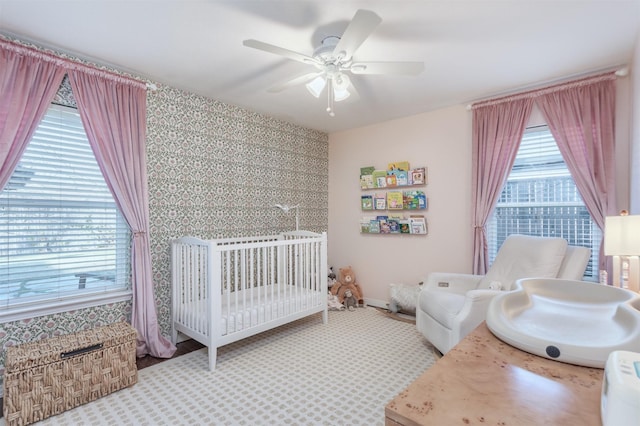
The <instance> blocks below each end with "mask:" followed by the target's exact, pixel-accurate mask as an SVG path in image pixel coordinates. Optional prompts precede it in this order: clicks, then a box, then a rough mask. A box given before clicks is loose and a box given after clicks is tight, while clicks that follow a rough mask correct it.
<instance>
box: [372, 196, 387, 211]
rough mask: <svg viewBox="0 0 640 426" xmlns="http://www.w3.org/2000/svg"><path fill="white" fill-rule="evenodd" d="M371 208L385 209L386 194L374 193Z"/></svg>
mask: <svg viewBox="0 0 640 426" xmlns="http://www.w3.org/2000/svg"><path fill="white" fill-rule="evenodd" d="M373 208H374V209H376V210H386V209H387V196H386V195H385V194H376V195H374V196H373Z"/></svg>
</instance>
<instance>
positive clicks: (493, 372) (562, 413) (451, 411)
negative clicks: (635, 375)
mask: <svg viewBox="0 0 640 426" xmlns="http://www.w3.org/2000/svg"><path fill="white" fill-rule="evenodd" d="M603 376H604V370H601V369H597V368H588V367H580V366H577V365H572V364H565V363H562V362H558V361H553V360H550V359H546V358H542V357H539V356H536V355H532V354H529V353H526V352H523V351H521V350H519V349H516V348H514V347H512V346H510V345H508V344H506V343H504V342H502V341H501V340H499V339H498V338H496V337H495V336H494V335H493V334H492V333H491V331H489V329H488V328H487V326H486V324H485V323H482V324H481V325H480V326H479V327H478V328H476V329H475V330H474V331H473V332H472V333H471V334H469V335H468V336H467V337H466V338H465V339H464V340H462V341H461V342H460V343H459V344H458V345H456V346H455V347H454V348H453V349H452V350H451V351H449V352H448V353H447V354H446V355H445V356H444V357H442V358H441V359H440V360H438V361H437V362H436V364H435V365H434V366H433V367H431V368H429V369H428V370H427V371H426V372H425V373H424V374H422V375H421V376H420V377H418V378H417V379H416V380H415V381H414V382H413V383H412V384H411V385H409V387H408V388H407V389H405V390H404V391H402V392H401V393H400V394H399V395H398V396H396V398H394V399H393V400H392V401H391V402H389V403H388V404H387V406H386V408H385V421H386V424H387V425H405V426H408V425H438V426H441V425H447V426H448V425H504V426H507V425H518V426H524V425H536V426H537V425H545V424H547V425H581V426H587V425H598V426H599V425H601V420H600V392H601V386H602V378H603Z"/></svg>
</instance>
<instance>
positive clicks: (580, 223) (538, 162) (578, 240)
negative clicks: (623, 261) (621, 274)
mask: <svg viewBox="0 0 640 426" xmlns="http://www.w3.org/2000/svg"><path fill="white" fill-rule="evenodd" d="M487 234H488V236H487V238H488V244H489V262H490V263H493V260H494V259H495V257H496V254H497V252H498V249H499V248H500V246H501V245H502V243H503V242H504V240H505V238H506V237H507V236H508V235H510V234H524V235H538V236H545V237H562V238H564V239H566V240H567V241H568V242H569V244H571V245H578V246H584V247H588V248H590V249H591V259H590V260H589V264H588V265H587V270H586V272H585V278H586V279H593V280H597V277H598V250H599V247H600V240H601V238H602V233H601V231H600V228H598V226H597V225H596V224H595V223H594V222H593V220H592V219H591V216H590V215H589V212H588V211H587V208H586V207H585V205H584V202H583V201H582V197H580V194H579V193H578V189H577V188H576V185H575V183H574V181H573V178H572V177H571V174H570V173H569V170H568V169H567V166H566V164H565V162H564V160H563V158H562V155H561V154H560V150H559V149H558V146H557V144H556V141H555V139H554V138H553V136H552V135H551V132H550V131H549V128H548V127H547V126H540V127H533V128H529V129H527V130H526V131H525V133H524V135H523V137H522V141H521V143H520V147H519V149H518V154H517V156H516V160H515V163H514V165H513V169H512V170H511V173H510V174H509V177H508V179H507V183H506V184H505V186H504V188H503V190H502V193H501V194H500V197H499V199H498V202H497V205H496V208H495V210H494V212H493V215H492V216H491V218H490V219H489V221H488V223H487Z"/></svg>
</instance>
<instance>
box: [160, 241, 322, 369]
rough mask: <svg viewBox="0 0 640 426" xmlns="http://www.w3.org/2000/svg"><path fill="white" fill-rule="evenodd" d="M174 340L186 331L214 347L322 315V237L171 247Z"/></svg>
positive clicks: (188, 243) (211, 362)
mask: <svg viewBox="0 0 640 426" xmlns="http://www.w3.org/2000/svg"><path fill="white" fill-rule="evenodd" d="M171 276H172V287H173V321H172V330H171V331H172V333H171V335H172V340H173V342H174V343H175V342H176V341H177V337H178V332H181V333H184V334H185V335H187V336H189V337H191V338H192V339H194V340H197V341H198V342H200V343H202V344H203V345H205V346H207V347H208V350H209V370H213V369H215V365H216V354H217V348H219V347H220V346H223V345H226V344H229V343H232V342H235V341H237V340H240V339H243V338H245V337H249V336H252V335H254V334H257V333H261V332H263V331H266V330H269V329H271V328H274V327H277V326H280V325H283V324H285V323H288V322H291V321H294V320H296V319H299V318H302V317H305V316H307V315H311V314H315V313H317V312H322V313H323V314H322V319H323V322H324V323H326V322H327V320H328V316H327V235H326V233H324V232H323V233H322V234H316V233H312V232H309V231H293V232H287V233H283V234H280V235H272V236H265V237H245V238H227V239H219V240H208V241H205V240H201V239H199V238H195V237H183V238H179V239H177V240H174V241H172V243H171Z"/></svg>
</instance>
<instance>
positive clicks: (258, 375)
mask: <svg viewBox="0 0 640 426" xmlns="http://www.w3.org/2000/svg"><path fill="white" fill-rule="evenodd" d="M434 362H435V357H434V355H433V348H432V347H431V346H430V344H429V343H427V342H426V341H425V339H424V338H423V337H422V335H421V334H420V333H418V331H417V330H416V328H415V325H412V324H408V323H406V322H402V321H397V320H394V319H391V318H389V317H387V316H385V315H384V314H382V313H381V312H379V311H377V310H376V309H374V308H371V307H369V308H359V309H357V310H356V311H354V312H349V311H341V312H333V311H332V312H330V313H329V323H328V324H327V325H324V324H323V323H322V318H321V317H320V315H319V314H318V315H314V316H311V317H309V318H305V319H302V320H299V321H296V322H295V323H292V324H289V325H285V326H282V327H279V328H278V329H276V330H272V331H268V332H265V333H262V334H260V335H258V336H254V337H251V338H249V339H245V340H243V341H241V342H237V343H233V344H231V345H227V346H226V347H223V348H221V349H219V351H218V364H217V368H216V370H215V371H213V372H209V371H208V370H207V353H206V349H201V350H199V351H196V352H192V353H190V354H187V355H183V356H180V357H177V358H175V359H172V360H169V361H165V362H162V363H160V364H156V365H154V366H152V367H148V368H145V369H142V370H140V374H139V381H138V383H137V384H136V385H134V386H133V387H131V388H128V389H124V390H121V391H118V392H116V393H113V394H111V395H108V396H106V397H104V398H101V399H99V400H97V401H95V402H92V403H90V404H86V405H83V406H81V407H78V408H75V409H73V410H70V411H67V412H65V413H63V414H61V415H58V416H55V417H51V418H49V419H46V420H45V421H43V422H41V423H40V424H42V425H78V424H82V425H190V426H193V425H378V424H379V425H382V424H384V406H385V405H386V404H387V403H388V402H389V401H390V400H391V399H393V398H394V397H395V396H396V395H397V394H398V393H400V392H401V391H402V390H403V389H404V388H405V387H407V386H408V385H409V383H411V382H412V381H413V380H414V379H415V378H416V377H418V376H419V375H420V374H421V373H422V372H423V371H424V370H426V369H427V368H428V367H430V366H431V365H432V364H433V363H434Z"/></svg>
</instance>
